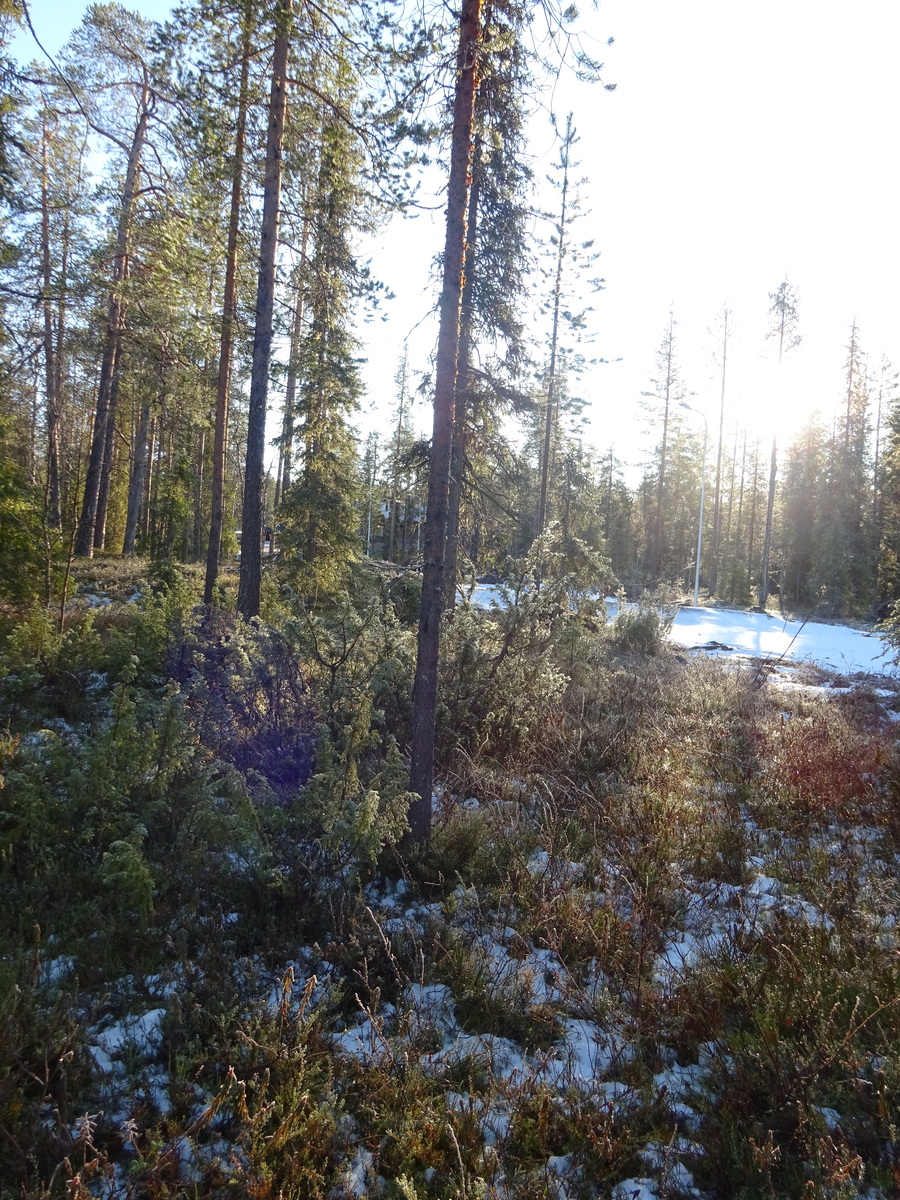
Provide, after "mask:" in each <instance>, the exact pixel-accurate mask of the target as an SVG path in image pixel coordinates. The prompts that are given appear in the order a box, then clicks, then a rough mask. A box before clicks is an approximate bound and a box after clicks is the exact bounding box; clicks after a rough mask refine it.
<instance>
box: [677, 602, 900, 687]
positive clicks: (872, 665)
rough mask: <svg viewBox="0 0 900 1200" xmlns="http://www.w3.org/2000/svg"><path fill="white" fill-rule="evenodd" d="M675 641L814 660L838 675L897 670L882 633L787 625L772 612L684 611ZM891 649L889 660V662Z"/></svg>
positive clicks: (844, 627) (814, 624)
mask: <svg viewBox="0 0 900 1200" xmlns="http://www.w3.org/2000/svg"><path fill="white" fill-rule="evenodd" d="M670 636H671V639H672V641H673V642H675V643H677V644H678V645H679V646H685V647H686V648H688V649H691V648H693V647H697V646H707V645H709V643H710V642H718V643H719V645H720V646H722V647H726V646H727V647H728V650H727V651H726V650H724V649H722V650H720V653H723V654H725V653H736V654H743V655H746V654H749V655H753V656H754V657H759V658H779V657H781V656H784V658H785V659H790V660H792V661H794V662H813V663H816V664H817V665H818V666H822V667H830V668H831V669H832V670H837V671H847V672H854V671H866V672H869V673H871V674H875V675H882V674H888V673H891V672H892V671H893V666H892V664H891V663H890V661H889V659H890V656H891V649H890V647H888V646H887V644H886V642H885V641H884V638H882V637H881V635H880V634H877V633H869V632H864V631H863V630H860V629H851V628H850V627H849V626H848V625H824V624H822V623H821V622H814V621H809V622H807V623H806V624H805V625H803V624H801V622H799V621H784V620H782V619H781V618H780V617H777V616H773V615H770V614H768V613H753V612H743V611H741V610H739V609H725V608H681V609H679V611H678V615H677V616H676V618H675V623H674V625H673V626H672V632H671V635H670ZM886 651H887V653H888V657H887V658H885V652H886Z"/></svg>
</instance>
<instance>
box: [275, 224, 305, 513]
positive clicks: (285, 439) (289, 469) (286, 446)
mask: <svg viewBox="0 0 900 1200" xmlns="http://www.w3.org/2000/svg"><path fill="white" fill-rule="evenodd" d="M308 242H309V221H308V220H305V219H304V221H303V240H302V242H301V245H300V262H299V264H298V267H299V272H298V280H297V301H296V304H295V305H294V323H293V326H292V328H291V352H290V357H289V359H288V374H287V384H286V386H285V391H284V418H283V420H282V423H281V449H282V462H281V496H280V500H281V502H282V503H284V496H285V492H287V490H288V488H289V487H290V486H291V476H292V475H293V471H294V415H295V413H296V411H297V382H298V380H299V378H300V369H299V368H300V342H301V339H302V337H303V300H304V290H303V269H304V267H305V266H306V249H307V245H308ZM275 507H276V508H277V507H278V502H277V501H276V504H275Z"/></svg>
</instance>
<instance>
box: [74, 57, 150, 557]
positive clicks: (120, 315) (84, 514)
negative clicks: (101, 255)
mask: <svg viewBox="0 0 900 1200" xmlns="http://www.w3.org/2000/svg"><path fill="white" fill-rule="evenodd" d="M152 111H153V94H152V92H151V91H150V83H149V75H148V73H147V71H146V70H145V71H144V85H143V90H142V92H141V103H140V108H139V110H138V119H137V125H136V126H135V130H134V137H133V138H132V141H131V148H130V151H129V154H128V165H127V167H126V171H125V186H124V187H123V189H122V199H121V202H120V205H119V224H118V228H117V230H116V253H115V261H114V263H113V277H112V288H111V290H110V293H109V304H108V307H107V315H106V332H105V335H104V339H103V358H102V361H101V364H100V385H99V387H98V389H97V407H96V411H95V413H94V435H93V439H92V441H91V454H90V458H89V460H88V467H87V473H86V475H85V480H84V497H83V500H82V504H81V515H80V517H79V519H78V529H77V532H76V534H75V553H76V555H79V556H82V557H90V556H91V555H92V554H93V553H94V528H95V526H96V523H97V505H98V502H99V499H100V481H101V478H102V475H103V470H104V460H105V456H106V427H107V419H108V416H109V406H110V399H111V397H112V392H113V380H114V376H115V368H116V362H117V360H118V356H119V346H120V343H121V338H122V329H123V328H124V324H125V301H124V299H123V297H122V294H121V284H122V283H123V282H124V280H125V279H126V278H127V276H128V235H129V232H130V229H131V217H132V212H133V209H134V193H135V188H136V184H137V175H138V171H139V170H140V165H141V155H142V153H143V149H144V141H145V139H146V136H147V126H148V124H149V122H150V116H151V113H152Z"/></svg>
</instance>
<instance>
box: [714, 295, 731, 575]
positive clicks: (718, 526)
mask: <svg viewBox="0 0 900 1200" xmlns="http://www.w3.org/2000/svg"><path fill="white" fill-rule="evenodd" d="M728 317H729V312H728V307H727V305H726V307H725V308H724V309H723V312H722V387H721V391H720V394H719V448H718V451H717V453H716V499H715V507H714V509H713V536H712V556H711V558H712V563H711V566H712V570H711V571H710V578H709V590H710V594H711V595H715V593H716V588H717V587H718V584H719V562H720V560H721V557H722V550H721V546H720V542H721V532H722V442H723V434H724V432H725V373H726V368H727V364H728Z"/></svg>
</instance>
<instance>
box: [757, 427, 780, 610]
mask: <svg viewBox="0 0 900 1200" xmlns="http://www.w3.org/2000/svg"><path fill="white" fill-rule="evenodd" d="M777 468H778V441H777V439H776V438H774V437H773V438H772V459H771V462H770V463H769V497H768V503H767V504H766V534H765V540H764V542H763V555H762V570H761V572H760V578H759V607H760V608H763V609H764V608H765V607H766V600H767V599H768V598H769V555H770V554H771V551H772V517H773V514H774V512H775V473H776V470H777Z"/></svg>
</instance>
